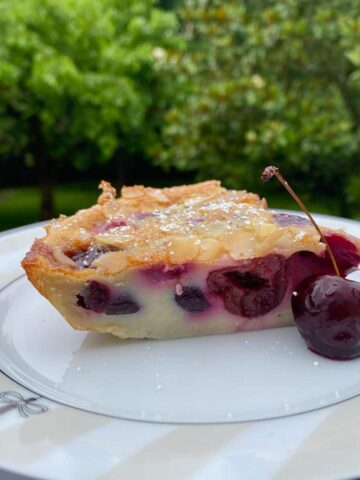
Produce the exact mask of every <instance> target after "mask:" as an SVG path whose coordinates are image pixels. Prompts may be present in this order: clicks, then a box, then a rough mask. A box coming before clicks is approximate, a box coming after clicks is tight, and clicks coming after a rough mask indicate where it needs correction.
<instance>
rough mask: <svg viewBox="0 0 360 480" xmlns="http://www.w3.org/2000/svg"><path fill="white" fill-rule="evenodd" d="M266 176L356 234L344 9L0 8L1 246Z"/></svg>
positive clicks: (358, 165)
mask: <svg viewBox="0 0 360 480" xmlns="http://www.w3.org/2000/svg"><path fill="white" fill-rule="evenodd" d="M268 164H276V165H278V166H279V167H280V168H281V169H282V171H283V173H284V174H286V177H287V179H288V180H289V182H292V184H293V186H294V187H296V188H297V190H298V191H299V193H300V194H301V195H302V197H303V199H304V200H305V201H306V202H307V203H308V205H309V206H310V208H311V209H312V210H313V211H315V212H325V213H330V214H333V215H341V216H346V217H353V218H360V7H359V1H358V0H317V1H313V0H288V1H286V2H284V1H280V0H276V1H275V0H234V1H232V0H218V1H217V0H213V1H210V0H209V1H207V0H186V1H185V0H184V1H180V0H179V1H176V0H173V1H165V0H163V1H158V2H156V1H151V0H0V169H1V170H0V172H1V176H0V230H4V229H7V228H12V227H16V226H19V225H24V224H27V223H32V222H36V221H38V220H40V219H47V218H50V217H52V216H54V215H58V214H59V213H65V214H71V213H73V212H74V211H76V210H78V209H79V208H84V207H87V206H90V205H91V204H92V203H93V202H94V201H95V199H96V197H97V195H98V192H97V185H98V183H99V180H100V179H102V178H104V179H107V180H111V182H112V183H113V184H114V186H116V187H117V188H120V187H121V185H123V184H134V183H141V184H146V185H153V186H165V185H174V184H181V183H189V182H193V181H198V180H203V179H209V178H218V179H220V180H222V182H223V183H224V185H226V186H229V187H232V188H246V189H249V190H253V191H258V192H260V193H261V194H262V195H266V196H267V197H268V200H269V204H270V206H272V207H283V208H296V207H295V205H294V204H293V202H292V200H291V198H289V197H288V196H287V194H286V192H285V191H284V190H283V189H281V186H279V185H278V184H276V182H273V183H269V184H266V185H264V184H261V182H260V181H259V176H260V173H261V171H262V169H263V167H264V166H266V165H268Z"/></svg>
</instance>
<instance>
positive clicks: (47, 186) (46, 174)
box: [36, 152, 54, 220]
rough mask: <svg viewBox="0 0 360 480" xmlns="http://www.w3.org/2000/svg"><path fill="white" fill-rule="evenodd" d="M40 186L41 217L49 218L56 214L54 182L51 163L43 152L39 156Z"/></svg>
mask: <svg viewBox="0 0 360 480" xmlns="http://www.w3.org/2000/svg"><path fill="white" fill-rule="evenodd" d="M36 160H37V165H38V169H39V186H40V194H41V205H40V218H41V220H48V219H50V218H52V217H53V216H54V183H53V178H52V169H51V164H49V159H48V158H47V157H46V154H45V153H44V152H43V155H40V156H38V158H37V159H36Z"/></svg>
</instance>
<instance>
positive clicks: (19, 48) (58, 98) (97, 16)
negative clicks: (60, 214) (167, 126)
mask: <svg viewBox="0 0 360 480" xmlns="http://www.w3.org/2000/svg"><path fill="white" fill-rule="evenodd" d="M176 29H177V19H176V16H175V14H174V13H172V12H166V11H164V10H161V9H159V8H156V7H155V6H154V1H152V0H121V1H118V0H18V1H15V2H14V1H13V0H0V40H1V41H0V155H1V158H2V161H3V162H4V161H9V159H12V158H14V157H22V158H24V160H25V161H26V163H27V165H32V164H34V165H36V166H37V168H38V171H39V179H40V182H41V184H42V186H43V194H44V195H45V196H47V199H45V200H47V202H48V205H43V209H44V208H45V210H49V209H51V208H52V205H50V203H51V197H52V194H51V183H52V179H53V177H54V175H55V172H56V165H57V163H59V162H68V163H69V164H75V166H76V167H78V168H83V169H85V168H87V167H88V166H89V164H91V162H94V161H95V162H105V161H108V160H109V159H111V158H112V157H114V156H117V157H118V158H119V162H120V161H121V159H122V157H124V158H126V159H129V157H130V158H131V157H134V155H135V154H136V153H138V152H141V151H143V149H144V142H146V140H147V141H149V139H151V135H152V131H153V129H154V128H156V127H155V126H156V121H153V118H152V116H151V115H149V112H150V111H151V109H152V108H153V104H154V98H156V93H157V88H158V86H157V84H156V79H155V76H154V74H153V64H154V62H155V61H156V53H157V51H161V52H162V51H165V49H167V48H172V47H175V46H176V47H177V48H178V47H179V45H180V43H179V40H178V38H177V36H176V35H175V31H176ZM49 202H50V203H49ZM46 207H47V208H46ZM48 213H50V212H48V211H45V212H44V216H47V215H48Z"/></svg>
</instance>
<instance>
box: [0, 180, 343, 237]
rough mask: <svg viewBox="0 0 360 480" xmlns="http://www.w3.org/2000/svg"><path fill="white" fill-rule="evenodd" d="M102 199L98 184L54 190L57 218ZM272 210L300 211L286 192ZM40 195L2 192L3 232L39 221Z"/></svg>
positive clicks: (331, 207)
mask: <svg viewBox="0 0 360 480" xmlns="http://www.w3.org/2000/svg"><path fill="white" fill-rule="evenodd" d="M98 195H99V190H98V188H97V182H95V181H94V182H82V183H71V184H64V185H59V186H57V187H56V188H55V206H56V212H55V213H56V216H57V215H59V214H60V213H64V214H65V215H71V214H72V213H74V212H76V211H77V210H79V209H80V208H86V207H89V206H90V205H92V204H93V203H94V202H95V201H96V199H97V197H98ZM303 200H304V202H305V203H306V205H307V206H308V208H309V209H310V210H311V211H312V212H318V213H328V214H330V215H339V206H338V205H337V204H336V201H334V199H331V198H325V197H319V198H316V199H309V198H306V197H303ZM268 204H269V207H270V208H284V209H289V210H298V208H297V205H296V204H295V202H294V201H293V200H292V199H291V198H290V197H289V196H288V195H287V194H286V192H284V193H283V194H281V193H277V194H276V195H272V196H268ZM39 206H40V193H39V191H38V189H37V187H21V188H9V189H2V190H0V230H7V229H9V228H14V227H19V226H21V225H26V224H29V223H33V222H37V221H39V208H40V207H39Z"/></svg>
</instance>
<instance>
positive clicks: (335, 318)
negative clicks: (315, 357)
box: [291, 275, 360, 360]
mask: <svg viewBox="0 0 360 480" xmlns="http://www.w3.org/2000/svg"><path fill="white" fill-rule="evenodd" d="M291 303H292V310H293V314H294V319H295V322H296V325H297V327H298V329H299V332H300V334H301V336H302V337H303V338H304V340H305V342H306V344H307V345H308V347H309V348H310V349H311V350H313V351H314V352H316V353H319V354H320V355H322V356H324V357H327V358H333V359H339V360H348V359H351V358H355V357H358V356H360V283H359V282H355V281H352V280H348V279H346V278H342V277H339V276H335V275H320V276H316V277H310V278H307V279H306V280H304V281H303V282H302V283H300V285H299V286H298V287H297V288H296V291H295V292H294V294H293V296H292V302H291Z"/></svg>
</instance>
